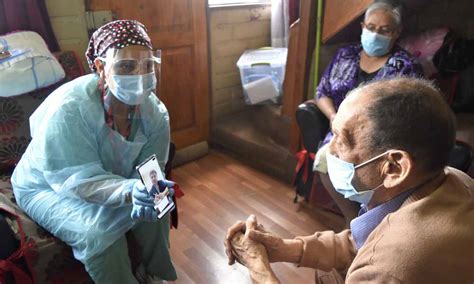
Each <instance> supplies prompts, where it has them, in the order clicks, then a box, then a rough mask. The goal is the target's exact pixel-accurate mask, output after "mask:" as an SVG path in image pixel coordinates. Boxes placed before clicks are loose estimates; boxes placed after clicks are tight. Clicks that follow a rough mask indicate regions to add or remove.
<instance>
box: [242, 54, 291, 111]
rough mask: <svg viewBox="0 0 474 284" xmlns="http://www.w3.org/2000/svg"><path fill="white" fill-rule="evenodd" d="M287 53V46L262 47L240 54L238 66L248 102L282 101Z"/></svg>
mask: <svg viewBox="0 0 474 284" xmlns="http://www.w3.org/2000/svg"><path fill="white" fill-rule="evenodd" d="M287 54H288V49H287V48H261V49H253V50H246V51H245V52H244V53H243V54H242V56H240V58H239V61H237V67H238V68H239V70H240V78H241V79H242V87H243V89H244V98H245V102H246V103H247V104H252V105H253V104H259V103H264V102H273V103H277V102H279V101H281V99H280V98H281V95H282V89H283V79H284V78H285V66H286V57H287Z"/></svg>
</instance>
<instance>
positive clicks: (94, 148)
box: [12, 20, 177, 284]
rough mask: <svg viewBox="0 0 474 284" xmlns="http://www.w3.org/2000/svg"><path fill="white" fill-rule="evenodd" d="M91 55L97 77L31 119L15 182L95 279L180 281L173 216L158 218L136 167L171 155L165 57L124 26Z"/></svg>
mask: <svg viewBox="0 0 474 284" xmlns="http://www.w3.org/2000/svg"><path fill="white" fill-rule="evenodd" d="M86 57H87V60H88V63H89V66H90V68H91V70H92V71H93V73H92V74H89V75H85V76H82V77H80V78H77V79H76V80H74V81H71V82H69V83H66V84H64V85H63V86H61V87H60V88H58V89H57V90H56V91H54V92H53V93H52V94H51V95H50V96H49V97H48V98H47V99H46V100H45V101H44V102H43V103H42V104H41V105H40V107H39V108H38V109H37V110H36V111H35V112H34V114H33V115H32V116H31V118H30V127H31V136H32V141H31V143H30V144H29V146H28V149H27V150H26V152H25V154H24V155H23V157H22V158H21V161H20V162H19V164H18V166H17V167H16V169H15V171H14V173H13V176H12V183H13V189H14V193H15V197H16V200H17V202H18V205H19V206H20V207H21V208H22V209H23V210H24V211H25V212H26V213H27V214H28V215H29V216H30V217H31V218H32V219H33V220H35V221H36V222H37V223H38V224H39V225H41V226H42V227H43V228H45V229H46V230H48V231H49V232H51V233H53V234H54V235H55V236H56V237H58V238H59V239H61V240H63V241H64V242H66V243H67V244H68V245H69V246H71V247H72V249H73V252H74V256H75V258H77V259H78V260H80V261H81V262H83V263H84V265H85V267H86V270H87V272H88V273H89V275H90V276H91V278H92V279H93V280H94V282H96V283H101V284H102V283H137V282H138V281H140V282H143V281H144V279H145V280H147V279H148V280H149V279H157V278H158V279H160V280H175V279H176V277H177V276H176V271H175V269H174V267H173V263H172V261H171V258H170V254H169V251H168V249H169V228H170V224H169V219H168V218H163V219H160V220H158V219H157V215H156V212H155V210H154V208H153V206H154V203H153V197H152V196H149V194H148V193H147V191H146V189H145V188H144V186H143V184H142V183H141V181H140V180H139V177H138V174H137V172H136V170H135V167H136V166H137V165H138V164H140V163H141V162H142V161H144V160H145V159H146V158H148V157H149V156H150V155H152V154H156V155H157V157H158V159H159V164H160V167H161V169H164V166H165V163H166V161H167V159H168V150H169V143H170V126H169V116H168V111H167V110H166V107H165V105H164V104H163V103H162V102H161V101H160V100H159V99H158V98H157V96H156V95H155V89H156V84H157V83H156V82H157V79H156V77H159V63H160V62H161V61H160V60H161V59H160V53H159V51H156V50H153V48H152V45H151V41H150V38H149V36H148V35H147V33H146V28H145V27H144V26H143V25H142V24H141V23H139V22H137V21H131V20H119V21H115V22H111V23H108V24H106V25H104V26H102V27H101V28H99V29H98V30H97V31H96V32H95V33H94V34H93V35H92V37H91V40H90V42H89V47H88V50H87V52H86ZM128 231H131V232H132V233H133V235H134V237H135V239H136V240H137V242H138V247H139V254H140V255H141V261H142V263H141V265H140V268H141V273H139V274H140V275H139V276H137V274H135V273H134V272H132V269H131V266H130V260H129V257H128V251H127V242H126V238H125V233H126V232H128ZM140 277H142V279H140Z"/></svg>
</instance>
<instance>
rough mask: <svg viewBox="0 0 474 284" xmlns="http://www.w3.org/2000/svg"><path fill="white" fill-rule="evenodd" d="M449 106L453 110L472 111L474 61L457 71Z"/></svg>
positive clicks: (473, 100)
mask: <svg viewBox="0 0 474 284" xmlns="http://www.w3.org/2000/svg"><path fill="white" fill-rule="evenodd" d="M451 108H452V109H453V111H455V112H474V63H473V64H471V65H469V66H468V67H467V68H465V69H464V70H462V71H461V72H460V73H459V78H458V81H457V84H456V91H455V95H454V100H453V102H452V104H451Z"/></svg>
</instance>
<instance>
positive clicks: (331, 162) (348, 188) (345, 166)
mask: <svg viewBox="0 0 474 284" xmlns="http://www.w3.org/2000/svg"><path fill="white" fill-rule="evenodd" d="M387 153H388V151H386V152H384V153H382V154H380V155H378V156H375V157H373V158H372V159H369V160H368V161H365V162H363V163H361V164H359V165H357V166H354V164H353V163H349V162H346V161H344V160H341V159H339V158H338V157H336V156H334V155H332V154H331V153H329V152H328V153H327V164H328V174H329V179H330V180H331V183H332V185H333V186H334V188H335V189H336V191H337V192H339V193H340V194H342V195H344V197H345V198H347V199H349V200H352V201H356V202H359V203H361V204H365V205H368V204H369V202H370V200H371V199H372V197H373V195H374V191H375V190H376V189H378V188H379V187H381V186H382V185H383V183H382V184H380V185H379V186H377V187H375V188H373V189H370V190H364V191H357V190H356V189H355V188H354V186H353V185H352V179H353V178H354V174H355V170H356V169H357V168H360V167H362V166H364V165H367V164H368V163H371V162H373V161H375V160H377V159H379V158H380V157H383V156H384V155H385V154H387Z"/></svg>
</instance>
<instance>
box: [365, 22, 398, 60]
mask: <svg viewBox="0 0 474 284" xmlns="http://www.w3.org/2000/svg"><path fill="white" fill-rule="evenodd" d="M391 40H392V38H391V37H389V36H385V35H381V34H378V33H376V32H371V31H369V30H368V29H366V28H364V29H362V35H361V43H362V48H363V49H364V51H365V52H366V53H367V54H368V55H369V56H383V55H385V54H387V53H388V52H389V48H390V41H391Z"/></svg>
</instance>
